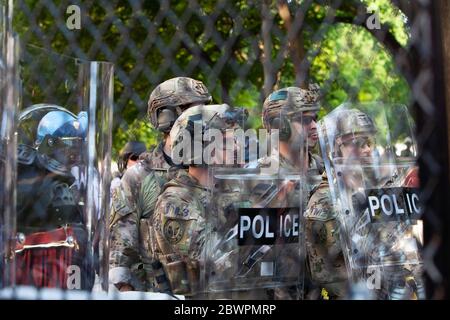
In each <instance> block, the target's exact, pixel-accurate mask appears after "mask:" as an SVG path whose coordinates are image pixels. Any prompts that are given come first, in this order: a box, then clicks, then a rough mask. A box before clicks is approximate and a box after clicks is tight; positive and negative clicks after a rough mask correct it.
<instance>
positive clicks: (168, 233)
mask: <svg viewBox="0 0 450 320" xmlns="http://www.w3.org/2000/svg"><path fill="white" fill-rule="evenodd" d="M210 195H211V192H210V190H208V189H206V188H204V187H202V186H200V185H199V184H198V182H197V181H196V180H195V178H193V177H192V176H190V175H189V174H188V173H186V172H185V171H180V172H179V173H178V175H177V177H176V178H175V179H173V180H171V181H170V182H169V183H167V184H166V185H165V186H164V191H163V193H162V194H161V196H160V197H159V199H158V202H157V204H156V208H155V215H154V219H153V231H154V232H153V234H152V235H151V240H152V241H151V243H153V244H154V248H153V250H154V252H155V254H156V255H157V257H158V259H159V261H161V263H162V264H163V265H164V269H165V272H166V276H167V277H168V280H169V282H170V285H171V289H172V292H173V293H175V294H186V295H190V294H193V293H197V292H198V290H199V289H200V288H199V278H200V265H199V260H200V257H201V255H202V248H203V245H204V242H205V233H204V231H205V215H206V209H207V207H208V205H209V203H210Z"/></svg>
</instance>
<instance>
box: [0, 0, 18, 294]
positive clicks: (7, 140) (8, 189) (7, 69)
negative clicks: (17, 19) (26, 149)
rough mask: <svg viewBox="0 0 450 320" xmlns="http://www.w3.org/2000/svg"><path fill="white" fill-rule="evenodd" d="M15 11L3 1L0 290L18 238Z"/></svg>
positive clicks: (0, 46) (0, 44)
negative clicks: (15, 194)
mask: <svg viewBox="0 0 450 320" xmlns="http://www.w3.org/2000/svg"><path fill="white" fill-rule="evenodd" d="M11 23H12V8H11V5H10V3H7V2H6V1H0V118H1V121H0V288H2V287H4V286H8V285H10V284H11V283H12V279H11V278H12V277H11V274H13V273H14V268H11V267H12V266H11V264H10V261H11V260H10V259H11V257H12V256H13V251H14V250H13V244H14V241H13V239H14V238H15V205H14V200H15V199H14V191H15V175H14V173H15V171H16V169H15V168H16V137H15V135H14V131H15V117H16V114H17V109H18V104H19V95H18V93H19V81H18V80H19V77H18V71H19V69H18V63H19V55H18V53H19V50H18V49H19V45H18V38H17V36H15V35H14V34H13V32H12V28H11Z"/></svg>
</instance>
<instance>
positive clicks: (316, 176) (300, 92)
mask: <svg viewBox="0 0 450 320" xmlns="http://www.w3.org/2000/svg"><path fill="white" fill-rule="evenodd" d="M319 102H320V97H319V88H318V86H317V85H315V84H313V85H310V86H309V88H308V89H301V88H297V87H288V88H283V89H280V90H277V91H275V92H273V93H272V94H271V95H269V96H268V97H267V99H266V100H265V102H264V105H263V123H264V126H265V128H267V129H278V130H279V133H280V140H281V141H283V142H284V143H289V144H291V143H292V141H293V140H292V138H293V137H292V136H293V127H292V122H293V121H294V119H295V117H296V115H298V114H302V113H303V112H308V111H309V112H311V111H312V112H317V111H318V110H319V109H320V105H319ZM300 119H302V118H300ZM298 147H299V148H301V147H302V146H300V145H299V146H298ZM298 151H300V149H299V150H298ZM300 154H301V152H300ZM277 158H278V159H277ZM273 161H278V162H279V163H278V168H279V169H278V170H279V173H280V174H281V175H282V174H288V175H289V174H295V173H301V172H300V171H301V170H300V169H299V168H297V167H296V165H295V164H293V163H292V162H291V161H290V160H289V159H287V158H285V157H283V156H282V155H281V154H279V155H278V157H273V156H271V157H266V158H263V159H260V160H259V163H258V166H259V167H260V168H261V167H264V166H269V165H271V162H273ZM271 166H273V165H271ZM323 171H324V165H323V160H322V159H321V158H320V157H319V156H318V155H314V154H313V153H312V152H311V151H309V152H308V168H307V172H306V174H307V179H308V180H307V188H306V190H305V191H306V192H307V194H306V195H304V197H305V199H309V197H310V196H311V194H312V193H313V192H314V191H315V189H316V188H317V187H318V185H319V183H320V180H321V175H322V173H323ZM299 187H300V186H298V185H296V186H295V189H294V190H293V192H290V191H288V192H287V194H286V196H285V199H279V197H277V198H274V199H273V200H272V201H271V202H270V203H269V204H267V205H268V206H269V207H286V206H299V205H300V203H301V199H300V193H299ZM255 190H256V189H255ZM257 193H258V192H257ZM305 201H306V200H305ZM309 282H310V280H309V278H307V279H306V282H305V290H306V292H309V291H311V285H310V284H309ZM293 291H294V290H293V287H291V288H289V289H288V288H276V289H275V290H274V297H275V298H276V299H296V298H297V297H298V295H297V294H296V293H294V292H293Z"/></svg>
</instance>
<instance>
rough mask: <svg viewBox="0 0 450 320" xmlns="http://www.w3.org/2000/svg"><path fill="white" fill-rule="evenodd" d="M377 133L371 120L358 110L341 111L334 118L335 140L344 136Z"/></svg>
mask: <svg viewBox="0 0 450 320" xmlns="http://www.w3.org/2000/svg"><path fill="white" fill-rule="evenodd" d="M376 132H377V129H376V127H375V124H374V123H373V120H372V119H371V118H370V117H369V116H368V115H367V114H365V113H364V112H362V111H360V110H358V109H354V108H353V109H343V110H342V111H340V112H339V113H338V114H337V117H336V138H340V137H343V136H346V135H349V134H351V135H360V134H368V135H374V134H375V133H376Z"/></svg>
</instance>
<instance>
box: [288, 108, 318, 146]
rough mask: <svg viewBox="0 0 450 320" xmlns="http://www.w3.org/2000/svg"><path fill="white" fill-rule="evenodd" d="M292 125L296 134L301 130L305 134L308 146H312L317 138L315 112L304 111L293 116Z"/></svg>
mask: <svg viewBox="0 0 450 320" xmlns="http://www.w3.org/2000/svg"><path fill="white" fill-rule="evenodd" d="M292 127H293V129H294V131H295V133H296V135H297V136H298V135H299V134H300V133H301V132H303V134H304V135H305V136H306V140H307V143H308V148H314V147H315V146H316V144H317V141H318V140H319V135H318V134H317V112H314V111H306V112H303V113H302V114H301V115H300V116H299V117H297V118H294V119H293V121H292Z"/></svg>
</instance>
